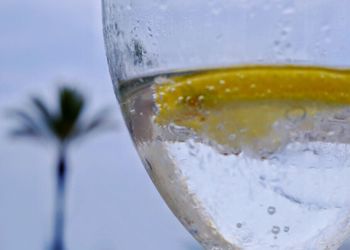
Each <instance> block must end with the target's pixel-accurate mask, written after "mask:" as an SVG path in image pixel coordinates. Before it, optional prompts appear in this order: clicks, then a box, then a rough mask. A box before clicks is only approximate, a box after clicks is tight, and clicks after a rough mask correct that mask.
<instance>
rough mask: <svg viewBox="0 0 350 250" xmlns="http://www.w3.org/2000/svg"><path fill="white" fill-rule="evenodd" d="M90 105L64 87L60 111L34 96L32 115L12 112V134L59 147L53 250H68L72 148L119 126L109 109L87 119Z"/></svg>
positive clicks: (59, 93) (73, 91)
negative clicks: (14, 123) (68, 183)
mask: <svg viewBox="0 0 350 250" xmlns="http://www.w3.org/2000/svg"><path fill="white" fill-rule="evenodd" d="M86 104H87V102H86V100H85V98H84V97H83V95H81V94H80V93H79V92H78V91H77V90H75V89H73V88H70V87H62V88H60V89H59V92H58V109H57V110H53V109H51V108H49V107H48V106H47V105H46V103H45V102H44V101H43V100H42V99H40V98H38V97H34V98H32V99H31V106H32V110H31V112H28V111H25V110H21V109H14V110H11V111H10V115H11V116H12V117H14V118H16V119H17V120H18V127H16V128H14V129H13V130H12V131H10V132H11V135H12V136H14V137H21V138H22V137H26V138H31V139H34V140H45V141H53V142H54V144H55V145H56V147H57V152H58V162H57V169H56V171H57V172H56V197H55V198H56V200H55V201H56V206H55V209H56V211H55V212H56V213H55V221H54V229H53V239H52V243H51V245H50V248H49V249H50V250H64V249H65V246H64V222H65V218H64V208H65V190H66V176H67V164H66V155H67V151H68V148H69V145H71V144H72V143H73V142H75V141H77V140H79V139H82V138H85V137H87V136H88V135H91V134H92V133H94V132H97V131H103V130H106V129H110V128H113V127H115V126H113V123H112V122H111V120H110V110H109V109H102V110H100V111H99V112H97V113H96V114H95V115H94V116H92V117H91V118H89V119H84V117H83V116H84V111H85V109H86ZM85 118H86V117H85Z"/></svg>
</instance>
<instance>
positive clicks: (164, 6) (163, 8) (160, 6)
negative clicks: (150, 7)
mask: <svg viewBox="0 0 350 250" xmlns="http://www.w3.org/2000/svg"><path fill="white" fill-rule="evenodd" d="M159 9H160V10H162V11H166V10H167V9H168V5H166V4H161V5H159Z"/></svg>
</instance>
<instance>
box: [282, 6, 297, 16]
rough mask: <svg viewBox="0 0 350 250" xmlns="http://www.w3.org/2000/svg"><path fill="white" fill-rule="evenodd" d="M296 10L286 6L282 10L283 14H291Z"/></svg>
mask: <svg viewBox="0 0 350 250" xmlns="http://www.w3.org/2000/svg"><path fill="white" fill-rule="evenodd" d="M294 12H295V10H294V8H293V7H288V8H285V9H284V10H283V12H282V14H283V15H291V14H293V13H294Z"/></svg>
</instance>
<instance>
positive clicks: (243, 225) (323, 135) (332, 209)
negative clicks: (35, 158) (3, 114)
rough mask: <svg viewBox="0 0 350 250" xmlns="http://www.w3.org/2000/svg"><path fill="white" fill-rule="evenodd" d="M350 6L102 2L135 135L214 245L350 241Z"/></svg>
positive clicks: (316, 245)
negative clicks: (349, 237)
mask: <svg viewBox="0 0 350 250" xmlns="http://www.w3.org/2000/svg"><path fill="white" fill-rule="evenodd" d="M349 9H350V1H345V0H341V1H334V0H313V1H305V0H254V1H253V0H208V1H200V0H148V1H144V0H103V17H104V18H103V20H104V36H105V43H106V49H107V58H108V63H109V67H110V73H111V77H112V81H113V85H114V88H115V92H116V95H117V98H118V100H119V103H120V105H121V108H122V111H123V114H124V117H125V121H126V124H127V126H128V128H129V131H130V134H131V136H132V138H133V140H134V143H135V146H136V148H137V150H138V152H139V155H140V157H141V159H142V161H143V163H144V166H145V168H146V170H147V172H148V173H149V175H150V177H151V178H152V180H153V182H154V184H155V186H156V187H157V189H158V190H159V192H160V194H161V195H162V197H163V198H164V200H165V201H166V203H167V204H168V206H169V207H170V209H171V210H172V211H173V212H174V214H175V215H176V216H177V218H178V219H179V220H180V221H181V223H182V224H183V225H184V226H185V227H186V228H187V230H188V231H189V232H190V233H191V234H192V235H193V236H194V237H195V238H196V239H197V240H198V241H199V242H200V244H201V245H202V246H203V247H204V248H205V249H211V250H220V249H222V250H230V249H244V250H246V249H247V250H255V249H256V250H261V249H263V250H264V249H282V250H286V249H287V250H289V249H290V250H291V249H294V250H304V249H305V250H325V249H337V248H338V247H339V246H340V245H341V244H342V242H343V241H344V240H345V239H346V238H347V237H348V236H349V233H350V145H349V143H350V70H348V68H350V67H349V66H350V36H349V34H348V31H349V29H350V28H349V27H350V15H349V14H348V10H349Z"/></svg>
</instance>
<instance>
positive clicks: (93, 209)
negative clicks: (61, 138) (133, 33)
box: [0, 0, 350, 250]
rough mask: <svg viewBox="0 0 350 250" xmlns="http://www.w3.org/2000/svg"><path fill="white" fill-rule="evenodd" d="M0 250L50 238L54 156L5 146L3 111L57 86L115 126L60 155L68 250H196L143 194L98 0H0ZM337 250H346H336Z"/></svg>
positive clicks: (147, 190)
mask: <svg viewBox="0 0 350 250" xmlns="http://www.w3.org/2000/svg"><path fill="white" fill-rule="evenodd" d="M0 29H1V35H0V250H41V249H45V247H46V246H47V245H48V244H49V242H50V238H51V236H52V227H53V211H54V206H53V205H54V195H53V194H54V188H55V186H54V180H55V179H54V175H55V172H54V170H55V166H56V161H57V156H56V152H55V148H54V147H50V146H47V145H46V144H45V145H40V144H36V143H33V142H32V141H25V140H13V139H11V138H9V136H8V131H9V130H10V128H12V127H13V126H14V124H13V121H11V120H9V119H7V117H6V116H5V115H4V113H5V112H4V111H5V110H7V109H9V108H21V107H26V106H27V105H28V102H27V101H28V98H29V97H30V96H33V95H35V96H41V97H43V98H46V100H49V103H50V102H52V103H53V102H54V95H55V94H56V92H57V88H58V86H59V83H60V82H68V83H70V84H71V86H74V87H77V88H78V89H79V90H81V91H82V92H83V93H84V94H85V95H86V96H87V97H88V98H89V101H90V103H89V105H90V106H91V107H90V110H91V112H93V111H94V110H96V108H98V107H101V106H111V107H113V108H114V109H113V110H114V113H113V119H114V120H116V121H117V122H118V124H119V128H118V129H117V130H116V131H109V132H108V133H104V134H102V135H100V136H97V137H92V138H89V140H86V141H83V142H82V143H80V144H77V145H75V147H74V148H72V150H71V151H70V154H69V155H68V164H69V166H70V170H71V171H70V175H69V179H68V183H67V184H68V186H67V188H68V190H67V215H66V216H67V220H66V223H67V225H66V234H65V237H66V245H67V249H68V250H139V249H143V250H164V249H166V250H196V249H197V250H199V249H201V248H200V247H199V246H198V244H197V243H196V242H195V241H194V240H193V239H192V237H191V236H190V235H189V234H188V233H187V232H186V231H185V230H184V228H183V227H182V226H181V225H180V223H179V222H178V221H177V220H176V219H175V217H174V216H173V215H172V214H171V212H170V211H169V209H168V208H167V207H166V205H165V203H164V202H163V201H162V199H161V198H160V196H159V194H158V193H157V191H156V190H155V188H154V186H153V185H152V183H151V181H150V179H149V178H148V176H147V175H146V172H145V171H144V169H143V166H142V165H141V162H140V160H139V158H138V156H137V154H136V152H135V149H134V147H133V145H132V143H131V140H130V138H129V135H128V133H127V131H126V128H125V126H124V123H123V121H122V118H121V114H120V112H119V108H118V106H117V102H116V100H115V97H114V93H113V90H112V84H111V82H110V77H109V73H108V69H107V64H106V59H105V52H104V44H103V37H102V24H101V10H100V1H98V0H74V1H69V0H61V1H53V0H31V1H21V0H1V1H0ZM343 249H344V250H345V249H350V247H346V246H344V247H343Z"/></svg>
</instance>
